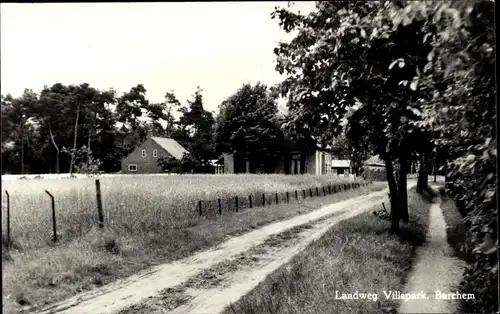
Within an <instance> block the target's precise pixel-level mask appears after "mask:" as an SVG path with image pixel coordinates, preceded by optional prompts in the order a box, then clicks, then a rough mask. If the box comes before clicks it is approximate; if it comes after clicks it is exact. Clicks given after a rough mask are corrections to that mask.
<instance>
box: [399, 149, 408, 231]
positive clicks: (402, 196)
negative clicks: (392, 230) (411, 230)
mask: <svg viewBox="0 0 500 314" xmlns="http://www.w3.org/2000/svg"><path fill="white" fill-rule="evenodd" d="M407 174H408V160H407V159H406V158H404V157H402V158H400V159H399V181H398V191H399V202H400V206H401V208H400V210H401V219H402V220H403V221H404V222H405V223H408V221H409V215H408V187H407V181H408V180H407Z"/></svg>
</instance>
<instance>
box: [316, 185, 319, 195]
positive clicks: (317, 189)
mask: <svg viewBox="0 0 500 314" xmlns="http://www.w3.org/2000/svg"><path fill="white" fill-rule="evenodd" d="M316 196H319V188H318V187H316Z"/></svg>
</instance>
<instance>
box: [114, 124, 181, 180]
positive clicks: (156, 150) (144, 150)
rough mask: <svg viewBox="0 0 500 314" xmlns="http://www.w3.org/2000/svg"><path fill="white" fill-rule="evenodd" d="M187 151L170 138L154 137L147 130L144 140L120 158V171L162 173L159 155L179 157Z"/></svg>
mask: <svg viewBox="0 0 500 314" xmlns="http://www.w3.org/2000/svg"><path fill="white" fill-rule="evenodd" d="M187 152H188V151H187V150H186V149H185V148H184V147H182V146H181V145H180V144H179V143H178V142H177V141H175V140H174V139H171V138H165V137H154V136H153V132H152V131H148V135H147V137H146V140H145V141H144V142H143V143H142V144H141V145H139V146H138V147H137V148H136V149H134V150H133V151H132V152H131V153H130V154H128V155H127V156H126V157H124V158H123V159H122V169H121V173H129V174H132V173H163V172H165V171H164V170H163V168H162V167H160V166H159V165H158V159H159V158H160V157H174V158H176V159H179V160H180V159H181V158H182V156H183V155H184V153H187Z"/></svg>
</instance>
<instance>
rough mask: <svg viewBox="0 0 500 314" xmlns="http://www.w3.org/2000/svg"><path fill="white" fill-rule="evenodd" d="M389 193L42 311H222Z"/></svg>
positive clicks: (328, 209)
mask: <svg viewBox="0 0 500 314" xmlns="http://www.w3.org/2000/svg"><path fill="white" fill-rule="evenodd" d="M413 185H414V183H412V182H409V184H408V186H409V188H410V187H411V186H413ZM387 193H388V192H387V189H385V190H382V191H379V192H374V193H371V194H369V195H365V196H360V197H356V198H352V199H349V200H345V201H342V202H339V203H335V204H331V205H327V206H324V207H322V208H320V209H318V210H316V211H314V212H311V213H308V214H304V215H300V216H296V217H294V218H291V219H289V220H286V221H281V222H277V223H274V224H271V225H267V226H265V227H263V228H261V229H258V230H255V231H252V232H249V233H246V234H244V235H241V236H238V237H235V238H232V239H230V240H228V241H226V242H224V243H222V244H221V245H219V246H216V247H214V248H212V249H210V250H207V251H204V252H200V253H198V254H195V255H193V256H191V257H188V258H185V259H182V260H179V261H175V262H172V263H168V264H164V265H160V266H158V267H155V268H153V269H150V270H148V271H145V272H142V273H140V274H137V275H134V276H131V277H129V278H128V279H126V280H122V281H119V282H116V283H114V284H110V285H108V286H105V287H102V288H100V289H97V290H95V291H91V292H87V293H83V294H80V295H77V296H75V297H72V298H70V299H68V300H66V301H63V302H60V303H57V304H55V305H53V306H51V307H49V308H46V309H45V310H43V311H41V312H38V313H40V314H42V313H43V314H49V313H75V314H78V313H117V312H120V313H122V314H124V313H164V312H166V311H169V310H172V311H173V312H179V313H181V312H183V313H186V312H188V313H189V312H198V313H200V312H210V313H216V312H219V311H221V310H222V309H223V308H224V307H225V306H226V305H227V304H228V303H230V302H233V301H236V300H237V299H239V298H240V297H241V296H242V295H244V294H246V293H247V292H248V291H250V290H251V289H252V288H253V287H255V286H256V285H257V284H258V283H259V282H260V281H262V280H263V279H264V278H265V276H267V275H268V274H269V273H271V272H272V271H274V270H275V269H276V268H278V267H279V266H281V265H282V264H283V263H286V261H288V260H289V259H291V258H292V257H293V256H294V255H295V254H296V253H298V252H300V251H301V250H302V249H303V248H305V247H306V246H307V245H308V244H309V243H310V242H312V241H313V240H314V239H317V238H319V237H320V236H321V235H323V234H324V233H325V232H326V231H327V230H328V229H329V228H330V227H331V226H333V225H335V224H336V223H338V222H339V221H341V220H344V219H348V218H351V217H354V216H356V215H358V214H360V213H362V212H364V211H367V210H368V209H370V208H371V207H372V206H373V205H374V204H380V203H381V202H382V201H383V200H384V199H386V198H387ZM215 292H216V293H215Z"/></svg>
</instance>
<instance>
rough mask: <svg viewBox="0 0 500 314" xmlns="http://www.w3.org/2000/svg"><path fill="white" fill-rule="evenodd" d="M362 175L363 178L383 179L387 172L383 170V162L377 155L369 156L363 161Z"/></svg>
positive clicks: (385, 178)
mask: <svg viewBox="0 0 500 314" xmlns="http://www.w3.org/2000/svg"><path fill="white" fill-rule="evenodd" d="M363 166H364V167H363V168H364V171H363V177H364V178H365V180H373V181H385V180H387V173H386V170H385V162H384V161H383V160H382V159H380V157H379V156H378V155H376V156H373V157H370V158H369V159H368V160H366V161H365V162H364V163H363Z"/></svg>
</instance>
